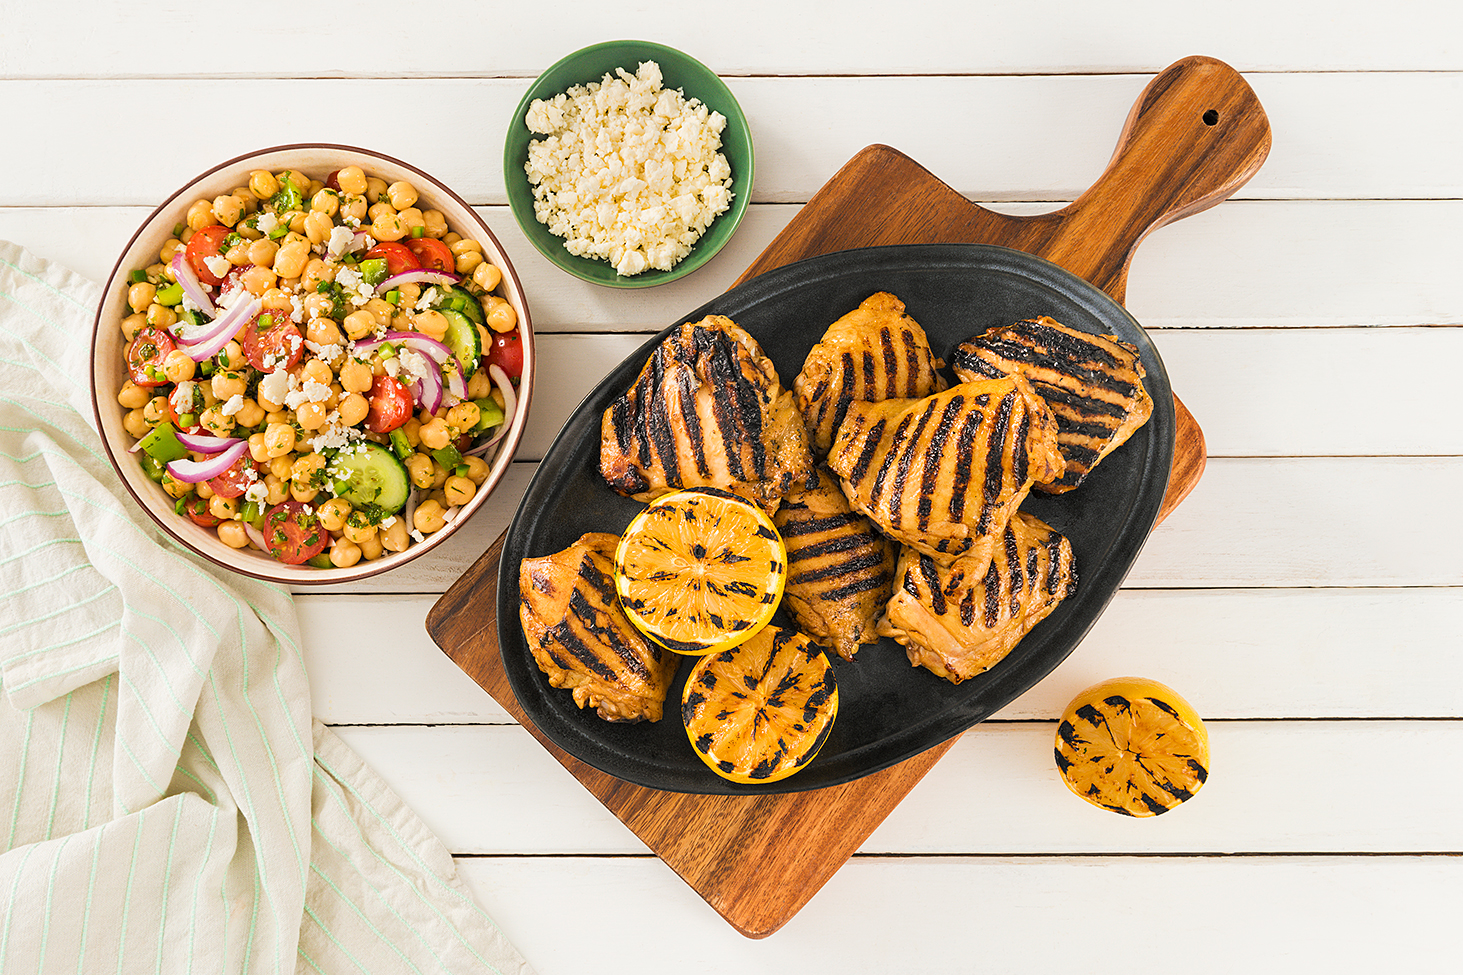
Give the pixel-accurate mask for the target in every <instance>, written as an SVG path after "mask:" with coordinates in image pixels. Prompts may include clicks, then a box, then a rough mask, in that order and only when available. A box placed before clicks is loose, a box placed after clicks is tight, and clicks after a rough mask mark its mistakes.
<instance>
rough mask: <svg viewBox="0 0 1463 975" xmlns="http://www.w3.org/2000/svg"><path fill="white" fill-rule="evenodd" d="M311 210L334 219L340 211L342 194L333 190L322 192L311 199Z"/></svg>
mask: <svg viewBox="0 0 1463 975" xmlns="http://www.w3.org/2000/svg"><path fill="white" fill-rule="evenodd" d="M337 179H339V177H337ZM310 209H311V210H314V211H315V212H316V213H323V214H325V215H326V216H327V217H333V216H335V212H336V211H337V210H339V209H340V194H339V193H337V192H335V190H331V189H323V190H320V191H319V192H317V193H316V194H315V195H314V196H312V197H310Z"/></svg>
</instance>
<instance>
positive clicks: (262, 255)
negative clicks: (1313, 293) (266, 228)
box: [246, 237, 279, 267]
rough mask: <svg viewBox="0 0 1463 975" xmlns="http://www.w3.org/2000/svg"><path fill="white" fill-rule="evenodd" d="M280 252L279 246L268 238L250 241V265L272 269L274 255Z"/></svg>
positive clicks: (248, 249)
mask: <svg viewBox="0 0 1463 975" xmlns="http://www.w3.org/2000/svg"><path fill="white" fill-rule="evenodd" d="M278 250H279V245H278V244H276V243H275V242H274V241H272V240H270V239H269V238H268V237H261V238H259V239H258V240H255V241H250V242H249V245H248V248H247V250H246V254H247V255H248V258H249V260H248V263H249V264H258V265H261V266H262V267H271V266H273V264H274V255H275V253H276V252H277V251H278Z"/></svg>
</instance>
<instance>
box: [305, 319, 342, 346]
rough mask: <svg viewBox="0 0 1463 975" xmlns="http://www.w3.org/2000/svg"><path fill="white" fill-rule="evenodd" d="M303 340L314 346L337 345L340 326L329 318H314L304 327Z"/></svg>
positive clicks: (339, 339)
mask: <svg viewBox="0 0 1463 975" xmlns="http://www.w3.org/2000/svg"><path fill="white" fill-rule="evenodd" d="M305 338H306V339H308V340H309V341H311V342H314V343H315V344H316V345H339V344H340V343H341V334H340V326H339V325H337V324H335V322H334V321H333V320H331V319H329V318H314V319H311V320H310V322H309V324H307V325H306V326H305Z"/></svg>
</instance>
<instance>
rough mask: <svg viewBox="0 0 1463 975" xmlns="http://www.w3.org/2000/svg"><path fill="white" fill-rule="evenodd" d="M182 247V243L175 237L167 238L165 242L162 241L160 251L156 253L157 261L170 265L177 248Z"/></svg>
mask: <svg viewBox="0 0 1463 975" xmlns="http://www.w3.org/2000/svg"><path fill="white" fill-rule="evenodd" d="M182 246H183V242H182V241H181V240H179V239H178V238H176V237H169V238H168V239H167V240H165V241H163V246H162V249H161V250H159V251H158V254H157V256H158V260H160V261H162V262H163V263H164V264H168V263H171V262H172V260H173V255H174V254H176V253H178V248H179V247H182Z"/></svg>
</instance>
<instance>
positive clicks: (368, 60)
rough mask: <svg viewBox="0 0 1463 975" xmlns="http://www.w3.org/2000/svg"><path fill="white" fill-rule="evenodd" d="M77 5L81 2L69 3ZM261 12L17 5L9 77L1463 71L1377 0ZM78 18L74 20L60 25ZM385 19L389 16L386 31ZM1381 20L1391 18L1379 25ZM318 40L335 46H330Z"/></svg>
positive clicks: (1430, 28)
mask: <svg viewBox="0 0 1463 975" xmlns="http://www.w3.org/2000/svg"><path fill="white" fill-rule="evenodd" d="M68 7H75V8H76V10H74V11H69V12H68V10H67V8H68ZM262 9H263V10H264V11H266V12H267V13H266V15H264V16H261V17H258V18H244V19H241V18H239V17H236V16H233V15H232V14H231V12H230V11H229V10H227V8H215V7H206V6H204V7H200V6H197V5H190V4H186V3H181V2H179V0H164V2H158V3H155V4H153V5H151V6H149V7H148V16H146V17H139V16H137V11H136V9H135V8H130V7H125V6H109V5H104V6H93V5H90V4H75V3H69V4H58V5H51V6H45V7H42V6H40V5H35V6H29V7H28V6H24V5H14V6H12V7H11V8H9V9H7V12H6V22H5V32H4V34H3V35H0V39H3V40H4V41H5V43H4V44H3V45H0V52H3V56H0V75H14V76H27V77H76V76H84V77H101V78H107V77H115V76H119V75H120V76H127V75H146V76H159V75H168V76H185V77H196V76H200V75H202V76H208V75H213V76H235V75H245V76H249V75H256V74H280V75H285V76H289V77H299V76H305V77H318V76H322V75H357V74H370V75H373V76H385V77H397V76H410V75H460V74H466V75H474V76H477V75H504V74H514V75H524V76H528V77H532V76H533V75H535V74H537V73H538V72H539V71H541V70H543V69H544V68H545V67H546V66H548V65H549V64H551V63H552V62H554V61H556V60H558V59H559V58H561V57H563V56H564V55H565V54H568V53H569V52H571V51H573V50H575V49H577V48H580V47H583V46H585V45H588V44H594V43H598V42H600V41H604V40H609V39H613V38H622V37H648V38H651V39H654V40H658V41H660V42H662V43H665V44H670V45H673V46H675V47H678V48H681V49H682V50H685V51H687V52H688V53H690V54H691V55H693V56H694V57H696V58H698V59H700V60H701V61H704V62H705V63H706V64H708V65H710V66H712V67H713V68H714V69H716V70H717V71H719V72H722V73H725V74H748V73H772V74H796V73H803V72H810V71H811V72H818V73H832V74H857V73H862V72H890V73H911V72H912V73H923V72H931V71H937V72H944V71H971V72H981V73H991V72H1052V71H1057V72H1072V71H1131V70H1135V69H1136V70H1148V71H1152V70H1157V69H1159V68H1162V67H1163V66H1164V65H1167V64H1169V63H1170V62H1172V61H1173V60H1175V58H1177V57H1179V56H1181V55H1183V54H1185V53H1192V52H1200V53H1208V54H1212V55H1214V56H1216V57H1222V58H1225V59H1227V60H1228V61H1229V62H1230V63H1232V64H1234V65H1235V66H1236V67H1239V68H1241V69H1245V70H1379V69H1389V68H1390V69H1398V70H1436V69H1456V68H1458V67H1460V58H1459V54H1458V50H1457V48H1456V47H1455V46H1453V45H1452V44H1450V43H1449V40H1450V39H1451V38H1452V37H1455V36H1456V35H1457V33H1458V28H1459V20H1458V16H1457V12H1456V11H1455V10H1454V9H1453V8H1452V7H1450V6H1447V5H1439V4H1434V3H1427V2H1417V0H1408V2H1402V3H1397V4H1393V5H1391V6H1390V7H1389V8H1388V9H1387V11H1386V21H1385V29H1382V28H1381V25H1380V24H1379V23H1378V21H1377V19H1376V17H1377V10H1376V8H1375V7H1373V6H1368V5H1367V4H1364V3H1362V2H1360V0H1343V2H1339V3H1330V4H1326V5H1324V6H1322V5H1320V4H1319V3H1317V2H1315V0H1308V2H1302V3H1291V4H1281V5H1276V4H1273V3H1265V2H1262V0H1241V2H1236V3H1233V4H1230V5H1228V6H1226V8H1225V16H1223V17H1219V16H1199V15H1186V14H1187V11H1185V10H1178V11H1176V10H1175V9H1174V7H1173V6H1172V5H1171V4H1164V3H1160V2H1158V0H1138V2H1133V3H1128V4H1124V5H1123V6H1122V7H1121V8H1098V7H1094V6H1093V5H1091V4H1084V3H1082V2H1080V0H1061V2H1055V3H1049V4H1042V5H1040V6H1039V7H1030V6H1028V5H1025V4H1008V5H1002V6H996V7H990V8H986V7H974V6H971V5H969V4H963V3H956V2H951V0H944V2H932V3H925V4H920V5H914V6H909V7H905V8H902V9H901V11H900V15H899V16H890V15H889V14H890V11H889V8H888V7H887V6H884V5H880V4H877V3H872V2H869V0H856V2H852V3H845V4H843V5H842V6H841V7H840V8H839V11H838V14H837V16H830V15H829V12H828V10H827V8H822V7H819V6H817V5H816V4H809V5H804V4H787V3H778V2H776V0H752V2H748V3H743V4H741V5H739V6H738V7H737V9H736V12H735V14H732V15H723V16H705V17H696V16H677V15H675V14H668V13H667V11H666V9H665V8H664V7H663V6H659V5H656V4H653V3H646V2H644V0H631V2H626V3H621V4H617V5H615V6H613V7H607V6H604V5H602V4H595V3H590V2H585V0H574V2H560V3H557V4H555V5H554V7H553V8H552V13H551V15H550V16H549V17H547V18H546V16H545V14H546V10H545V8H543V7H536V6H533V5H524V4H508V3H494V4H488V5H483V4H475V3H471V2H468V0H443V2H440V3H438V4H437V5H435V6H434V7H433V8H432V14H431V16H422V17H402V16H401V15H400V14H401V9H400V7H399V6H395V5H392V4H390V3H387V2H385V0H368V2H362V3H359V4H357V5H355V6H353V7H352V8H351V11H350V15H349V16H342V17H337V18H333V19H332V20H331V22H330V31H329V34H328V39H327V35H316V34H313V33H310V32H308V31H306V30H304V29H303V28H304V25H306V24H307V23H308V19H307V18H303V17H301V16H300V13H299V11H297V10H295V9H293V8H290V7H286V6H283V5H278V4H272V3H271V4H266V5H264V7H263V8H262ZM58 22H60V23H67V24H74V25H75V27H76V29H74V30H67V31H58V30H56V29H55V27H54V26H53V25H55V24H56V23H58ZM383 25H390V29H389V30H383ZM1368 27H1371V28H1374V29H1368ZM317 36H318V37H319V40H318V41H316V38H317Z"/></svg>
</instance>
